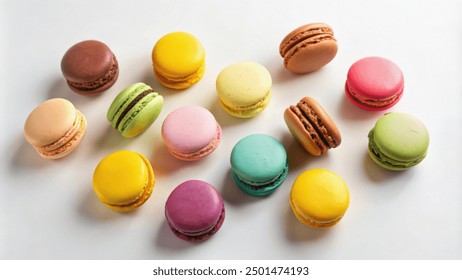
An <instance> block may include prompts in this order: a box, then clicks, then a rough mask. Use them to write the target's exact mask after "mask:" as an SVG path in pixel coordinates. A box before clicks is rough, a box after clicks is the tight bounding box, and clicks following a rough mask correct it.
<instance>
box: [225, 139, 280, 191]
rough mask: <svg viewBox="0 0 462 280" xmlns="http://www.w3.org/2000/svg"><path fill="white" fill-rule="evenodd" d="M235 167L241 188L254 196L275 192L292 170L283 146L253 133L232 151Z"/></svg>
mask: <svg viewBox="0 0 462 280" xmlns="http://www.w3.org/2000/svg"><path fill="white" fill-rule="evenodd" d="M231 167H232V176H233V179H234V181H235V182H236V185H237V186H238V187H239V189H241V190H242V191H243V192H245V193H247V194H249V195H253V196H265V195H268V194H270V193H272V192H274V191H275V190H276V189H277V188H278V187H279V186H280V185H281V184H282V183H283V182H284V180H285V179H286V177H287V173H288V170H289V167H288V161H287V153H286V150H285V149H284V146H283V145H282V143H281V142H279V141H278V140H276V139H275V138H273V137H271V136H269V135H264V134H252V135H249V136H246V137H244V138H242V139H241V140H239V142H237V143H236V145H235V146H234V148H233V150H232V152H231Z"/></svg>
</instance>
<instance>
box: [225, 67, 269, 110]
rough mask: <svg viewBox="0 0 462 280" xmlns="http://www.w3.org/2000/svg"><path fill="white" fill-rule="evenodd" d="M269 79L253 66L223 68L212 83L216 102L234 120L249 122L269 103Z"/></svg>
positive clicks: (261, 70) (266, 73) (267, 74)
mask: <svg viewBox="0 0 462 280" xmlns="http://www.w3.org/2000/svg"><path fill="white" fill-rule="evenodd" d="M271 84H272V80H271V75H270V73H269V72H268V70H267V69H266V68H265V67H264V66H263V65H260V64H258V63H255V62H241V63H236V64H232V65H229V66H227V67H225V68H224V69H223V70H222V71H221V72H220V73H219V74H218V77H217V80H216V90H217V94H218V99H219V100H220V103H221V105H222V107H223V109H224V110H225V111H226V112H227V113H229V114H230V115H232V116H235V117H238V118H251V117H254V116H256V115H257V114H259V113H260V112H261V111H263V110H264V109H265V108H266V107H267V106H268V104H269V102H270V99H271Z"/></svg>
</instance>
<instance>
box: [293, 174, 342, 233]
mask: <svg viewBox="0 0 462 280" xmlns="http://www.w3.org/2000/svg"><path fill="white" fill-rule="evenodd" d="M290 199H291V205H292V207H294V208H295V209H296V211H297V214H298V215H300V216H301V217H302V218H303V219H304V220H305V221H307V222H308V223H310V224H311V223H313V224H330V223H335V222H336V221H338V219H339V218H341V217H342V216H343V215H344V213H345V212H346V211H347V209H348V206H349V204H350V194H349V190H348V187H347V186H346V184H345V182H344V181H343V180H342V179H341V178H340V176H338V175H337V174H335V173H333V172H332V171H329V170H327V169H321V168H320V169H312V170H308V171H305V172H303V173H302V174H300V175H299V176H298V177H297V178H296V179H295V182H294V184H293V186H292V190H291V194H290Z"/></svg>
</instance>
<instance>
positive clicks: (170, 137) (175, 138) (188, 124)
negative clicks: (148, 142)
mask: <svg viewBox="0 0 462 280" xmlns="http://www.w3.org/2000/svg"><path fill="white" fill-rule="evenodd" d="M216 137H217V121H216V120H215V117H214V116H213V115H212V113H210V112H209V111H208V110H207V109H205V108H203V107H201V106H184V107H180V108H178V109H176V110H174V111H172V112H171V113H170V114H169V115H168V116H167V117H166V118H165V120H164V123H163V124H162V138H163V140H164V142H165V144H166V145H167V146H168V147H169V148H171V149H174V150H175V151H177V152H180V153H186V154H188V153H194V152H197V151H199V150H201V149H202V148H204V147H206V146H207V145H208V144H209V143H210V142H212V141H213V140H214V139H215V138H216Z"/></svg>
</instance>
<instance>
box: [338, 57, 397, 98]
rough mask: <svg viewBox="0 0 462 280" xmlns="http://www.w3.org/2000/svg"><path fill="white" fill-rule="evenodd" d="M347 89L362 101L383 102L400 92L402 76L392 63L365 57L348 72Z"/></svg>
mask: <svg viewBox="0 0 462 280" xmlns="http://www.w3.org/2000/svg"><path fill="white" fill-rule="evenodd" d="M347 87H348V89H349V91H350V92H351V93H352V94H353V95H355V93H356V94H358V95H360V97H361V98H364V99H372V100H383V99H387V98H389V97H391V96H394V95H396V94H397V93H399V92H401V91H402V90H403V87H404V76H403V73H402V72H401V69H400V68H399V67H398V66H397V65H396V64H395V63H393V62H392V61H390V60H388V59H386V58H382V57H366V58H363V59H360V60H358V61H356V62H355V63H354V64H353V65H352V66H351V67H350V69H349V70H348V74H347Z"/></svg>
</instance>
